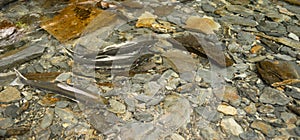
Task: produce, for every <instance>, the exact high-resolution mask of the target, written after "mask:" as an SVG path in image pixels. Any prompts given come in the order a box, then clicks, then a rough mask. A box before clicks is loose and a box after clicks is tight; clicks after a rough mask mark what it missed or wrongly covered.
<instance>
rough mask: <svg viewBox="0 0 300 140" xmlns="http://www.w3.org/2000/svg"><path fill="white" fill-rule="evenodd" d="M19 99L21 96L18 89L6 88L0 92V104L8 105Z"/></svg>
mask: <svg viewBox="0 0 300 140" xmlns="http://www.w3.org/2000/svg"><path fill="white" fill-rule="evenodd" d="M20 99H21V95H20V92H19V90H18V89H16V88H15V87H7V88H6V89H5V90H3V91H1V92H0V102H2V103H10V102H14V101H18V100H20Z"/></svg>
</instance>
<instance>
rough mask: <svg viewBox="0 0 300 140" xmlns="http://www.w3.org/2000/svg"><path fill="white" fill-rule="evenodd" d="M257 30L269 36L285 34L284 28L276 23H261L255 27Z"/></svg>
mask: <svg viewBox="0 0 300 140" xmlns="http://www.w3.org/2000/svg"><path fill="white" fill-rule="evenodd" d="M257 29H258V30H259V31H262V32H265V33H266V34H267V35H271V36H282V35H284V34H286V28H285V27H284V26H283V25H282V24H280V23H278V22H271V21H262V22H260V23H259V25H258V26H257Z"/></svg>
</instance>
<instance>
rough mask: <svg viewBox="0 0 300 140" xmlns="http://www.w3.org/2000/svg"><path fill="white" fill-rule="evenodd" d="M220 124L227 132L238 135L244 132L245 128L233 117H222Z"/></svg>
mask: <svg viewBox="0 0 300 140" xmlns="http://www.w3.org/2000/svg"><path fill="white" fill-rule="evenodd" d="M220 125H221V128H222V129H223V130H224V131H225V132H226V133H227V134H232V135H235V136H238V135H240V134H241V133H243V132H244V131H243V128H242V127H241V126H240V125H239V124H238V123H237V122H236V121H235V120H234V119H233V118H226V119H222V120H221V124H220Z"/></svg>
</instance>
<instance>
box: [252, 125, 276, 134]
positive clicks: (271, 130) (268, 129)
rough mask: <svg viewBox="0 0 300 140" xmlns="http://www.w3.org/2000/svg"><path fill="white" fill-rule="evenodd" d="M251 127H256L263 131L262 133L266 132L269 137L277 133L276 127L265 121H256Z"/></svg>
mask: <svg viewBox="0 0 300 140" xmlns="http://www.w3.org/2000/svg"><path fill="white" fill-rule="evenodd" d="M251 127H252V128H254V129H257V130H259V131H261V132H262V133H264V134H265V135H267V136H268V137H272V136H274V135H275V130H274V128H273V127H272V126H271V125H269V124H267V123H265V122H263V121H254V122H253V123H252V124H251Z"/></svg>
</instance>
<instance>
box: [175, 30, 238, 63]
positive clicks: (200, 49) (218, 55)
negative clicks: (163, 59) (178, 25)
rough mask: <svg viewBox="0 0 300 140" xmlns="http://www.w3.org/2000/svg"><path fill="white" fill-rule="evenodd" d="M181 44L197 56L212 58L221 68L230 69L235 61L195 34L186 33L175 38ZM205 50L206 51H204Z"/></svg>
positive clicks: (209, 41)
mask: <svg viewBox="0 0 300 140" xmlns="http://www.w3.org/2000/svg"><path fill="white" fill-rule="evenodd" d="M174 39H175V40H176V41H178V42H179V43H181V44H182V45H183V46H184V47H186V49H187V50H188V51H191V52H194V53H195V54H197V55H200V56H203V55H206V56H207V57H209V58H211V59H212V60H213V61H214V62H216V63H217V64H218V65H219V66H221V67H229V66H231V65H233V60H232V59H231V58H229V57H227V56H226V55H225V54H224V52H223V51H221V50H219V48H218V46H216V45H215V44H214V43H215V42H213V41H215V40H213V41H211V40H209V39H207V38H202V37H197V36H196V35H194V34H191V33H186V34H182V35H179V36H177V37H175V38H174ZM204 48H205V49H204Z"/></svg>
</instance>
